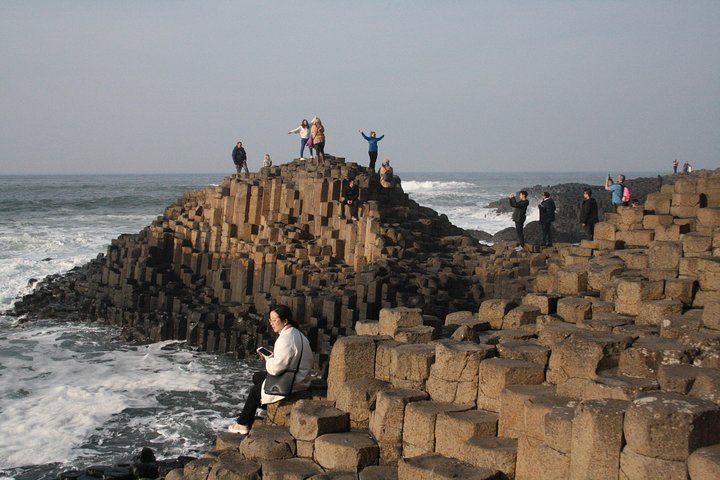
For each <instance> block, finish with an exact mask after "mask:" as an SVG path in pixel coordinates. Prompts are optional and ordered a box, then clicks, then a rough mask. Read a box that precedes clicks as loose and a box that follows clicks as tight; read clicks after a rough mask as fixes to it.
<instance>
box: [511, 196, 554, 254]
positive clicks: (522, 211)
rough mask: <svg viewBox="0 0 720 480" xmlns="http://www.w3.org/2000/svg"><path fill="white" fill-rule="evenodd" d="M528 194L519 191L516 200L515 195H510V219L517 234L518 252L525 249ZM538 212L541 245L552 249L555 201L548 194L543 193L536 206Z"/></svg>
mask: <svg viewBox="0 0 720 480" xmlns="http://www.w3.org/2000/svg"><path fill="white" fill-rule="evenodd" d="M527 196H528V193H527V191H525V190H520V192H519V193H518V199H516V198H515V194H514V193H512V194H510V197H509V198H510V206H511V207H513V215H512V219H513V222H515V233H516V234H517V239H518V243H519V244H520V245H519V246H518V247H517V250H518V251H520V250H522V249H523V248H525V231H524V229H525V219H526V215H527V208H528V206H529V205H530V201H529V200H528V199H527ZM538 210H539V211H540V228H541V230H542V245H543V246H546V247H552V244H553V238H552V222H554V221H555V210H556V206H555V200H553V199H552V198H551V197H550V192H543V199H542V200H541V201H540V204H538Z"/></svg>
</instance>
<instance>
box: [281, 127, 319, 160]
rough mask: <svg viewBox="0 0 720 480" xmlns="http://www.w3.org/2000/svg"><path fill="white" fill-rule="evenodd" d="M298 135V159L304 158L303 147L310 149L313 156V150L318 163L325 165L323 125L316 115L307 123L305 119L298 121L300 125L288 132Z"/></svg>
mask: <svg viewBox="0 0 720 480" xmlns="http://www.w3.org/2000/svg"><path fill="white" fill-rule="evenodd" d="M293 133H297V134H298V135H300V160H305V147H308V148H309V149H310V156H311V157H313V158H314V157H315V154H314V153H313V150H314V151H315V153H317V160H318V165H325V127H324V126H323V124H322V121H321V120H320V119H319V118H318V117H313V119H312V120H311V121H310V123H308V121H307V119H303V121H302V122H300V126H298V127H297V128H294V129H292V130H290V131H289V132H288V134H293Z"/></svg>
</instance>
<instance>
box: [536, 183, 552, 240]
mask: <svg viewBox="0 0 720 480" xmlns="http://www.w3.org/2000/svg"><path fill="white" fill-rule="evenodd" d="M538 209H539V210H540V228H542V244H543V245H544V246H546V247H552V244H553V240H552V222H554V221H555V201H554V200H553V199H552V198H550V192H543V199H542V201H541V202H540V205H538Z"/></svg>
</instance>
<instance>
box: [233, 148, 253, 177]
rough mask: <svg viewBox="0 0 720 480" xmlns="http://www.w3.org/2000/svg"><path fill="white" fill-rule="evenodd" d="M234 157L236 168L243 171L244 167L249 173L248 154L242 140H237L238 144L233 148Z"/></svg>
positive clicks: (239, 171)
mask: <svg viewBox="0 0 720 480" xmlns="http://www.w3.org/2000/svg"><path fill="white" fill-rule="evenodd" d="M232 159H233V163H234V164H235V168H236V169H237V173H241V170H242V169H243V168H244V169H245V173H249V171H248V167H247V154H246V153H245V149H244V148H243V145H242V142H237V145H235V148H233V151H232Z"/></svg>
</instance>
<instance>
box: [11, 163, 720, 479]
mask: <svg viewBox="0 0 720 480" xmlns="http://www.w3.org/2000/svg"><path fill="white" fill-rule="evenodd" d="M348 175H353V176H356V177H357V178H358V179H359V180H360V184H361V186H362V188H363V189H364V190H363V198H366V199H368V201H367V202H366V203H365V205H364V207H363V211H362V219H361V220H360V221H359V222H349V221H344V222H341V221H339V219H337V215H336V214H337V210H336V207H335V205H336V204H337V201H338V199H339V198H338V195H339V192H338V189H339V181H338V180H337V179H339V178H345V177H346V176H348ZM674 180H675V181H673V182H664V184H663V185H662V187H660V190H659V191H655V192H651V193H647V194H646V195H645V198H644V204H643V205H642V207H622V208H619V209H618V211H617V212H616V213H607V212H606V213H605V215H604V221H602V222H601V223H599V224H597V226H596V229H595V239H594V240H593V241H589V240H582V241H581V242H580V243H579V245H572V244H566V243H558V244H556V245H555V246H554V247H552V248H539V247H531V248H528V249H526V250H525V251H521V252H517V251H515V249H514V246H515V245H514V244H513V243H503V242H500V243H498V244H496V245H495V246H494V247H493V248H487V247H481V246H478V245H477V243H476V242H475V241H473V240H472V239H471V238H470V237H469V235H467V234H466V233H465V232H463V231H461V230H459V229H456V228H455V227H453V226H452V225H450V224H449V222H447V219H446V218H443V217H444V216H442V215H437V213H435V212H433V211H431V210H429V209H424V208H423V207H421V206H419V205H417V204H415V203H414V202H412V201H411V200H409V199H408V198H407V196H406V195H404V194H403V192H402V190H401V189H397V190H396V191H395V192H394V196H393V198H392V200H391V202H390V203H389V204H382V203H381V202H380V201H379V195H378V192H377V188H376V186H375V184H374V181H373V179H372V178H371V177H370V176H368V175H367V173H366V172H364V171H363V169H362V168H361V167H358V166H356V165H354V164H345V163H344V162H343V161H342V160H341V159H334V160H333V162H332V163H331V166H330V167H328V168H325V169H321V170H318V169H317V168H315V167H314V166H313V165H309V164H307V163H305V162H300V161H296V162H293V163H291V164H288V165H284V166H282V167H273V169H267V170H265V169H264V171H263V172H261V173H260V174H256V175H250V176H248V175H245V176H243V175H240V176H233V177H231V178H229V179H226V181H225V182H224V183H223V185H221V186H220V187H218V188H216V189H206V190H204V191H199V192H191V193H189V194H186V195H185V196H184V197H183V199H181V201H179V202H178V203H177V204H176V205H174V206H172V207H170V208H168V210H167V211H166V213H165V215H164V216H163V217H162V218H159V219H158V220H157V221H156V222H154V224H153V225H152V226H151V227H149V228H148V229H146V230H144V231H143V232H142V233H141V234H140V235H137V236H123V237H121V238H120V239H118V240H117V241H115V242H113V245H112V246H111V247H110V249H109V251H108V254H107V255H105V256H101V257H99V258H98V259H96V260H94V261H93V262H91V264H90V265H88V266H86V267H84V268H81V269H77V270H76V271H74V272H72V273H71V274H70V275H68V276H63V277H58V278H54V279H51V280H49V281H47V282H43V283H42V284H41V285H40V286H39V287H38V289H37V290H36V292H34V293H33V294H31V295H30V296H28V297H26V299H24V300H23V301H21V302H18V305H17V308H16V313H17V314H22V315H26V316H27V318H28V319H30V318H31V317H32V316H34V315H38V314H40V313H41V314H42V315H51V314H53V313H54V312H58V314H61V315H64V314H72V315H74V314H75V313H74V312H75V311H76V310H77V311H79V312H81V313H82V314H83V315H87V316H93V315H94V316H97V317H99V318H103V319H105V320H106V321H110V322H112V323H116V324H120V325H124V326H126V327H128V328H133V329H137V330H138V331H139V332H142V333H143V334H146V335H147V336H148V337H149V338H150V339H161V338H168V337H173V338H175V337H177V338H183V339H186V340H187V341H188V342H189V343H190V344H194V345H197V346H199V347H201V348H204V349H206V350H208V351H219V352H232V353H234V354H235V355H237V356H243V355H247V354H248V353H249V352H250V351H251V350H250V349H251V348H253V347H254V345H255V344H256V343H257V342H258V340H260V341H267V340H269V339H267V336H268V333H267V332H266V331H264V330H263V326H264V322H262V321H259V320H260V319H261V315H262V314H263V313H264V312H266V311H267V306H268V304H269V302H270V301H278V302H282V303H287V304H289V305H290V306H291V307H292V308H294V309H295V311H296V312H300V314H299V315H298V316H299V317H300V321H301V325H302V327H303V328H304V329H305V330H306V331H308V332H309V337H311V341H312V343H313V348H314V349H317V350H315V351H316V353H318V356H317V358H316V360H317V362H318V364H323V363H325V364H326V365H327V368H326V369H327V389H326V390H324V389H323V388H322V386H319V388H318V389H317V390H313V391H310V392H308V393H306V394H298V395H296V396H293V397H292V398H288V399H286V400H283V401H281V402H279V403H276V404H272V405H270V407H269V409H268V418H267V420H265V421H263V422H262V424H258V426H257V427H255V428H253V430H252V431H251V433H250V435H248V436H241V435H235V434H229V433H223V434H221V435H219V436H218V439H217V443H216V447H215V449H214V450H212V451H210V452H207V453H206V454H205V455H204V456H203V457H202V458H200V459H195V460H192V461H189V462H187V463H186V464H185V465H183V467H182V468H176V469H174V470H171V471H169V472H167V473H166V474H165V477H164V478H166V479H168V480H181V479H188V480H190V479H192V480H195V479H202V480H211V479H212V480H214V479H221V478H222V479H241V478H243V479H244V478H253V479H255V478H263V479H291V478H293V479H294V478H314V479H326V478H328V479H330V478H333V479H340V478H343V479H345V478H348V479H350V478H353V479H363V480H371V479H379V478H386V479H392V478H399V479H417V478H427V479H444V478H467V479H503V478H510V479H512V478H516V479H519V480H522V479H545V478H547V479H551V478H552V479H558V478H560V479H566V478H567V479H585V478H587V479H591V478H618V479H623V480H625V479H627V480H635V479H638V480H640V479H642V480H645V479H651V478H653V479H654V478H659V477H658V475H662V478H668V479H687V478H690V479H692V480H698V479H705V478H719V477H720V171H711V172H700V173H698V174H697V175H696V174H694V175H693V176H691V177H682V178H677V179H674ZM656 187H657V184H656ZM538 188H543V187H539V186H538ZM563 188H564V190H563V191H566V192H568V191H569V190H568V189H567V188H566V187H563ZM572 188H575V187H572ZM577 188H579V189H581V188H582V186H577ZM631 188H633V191H634V192H635V194H636V195H639V194H640V191H641V190H642V188H641V187H638V186H634V185H632V184H631ZM648 188H649V187H648ZM567 196H568V198H575V197H571V196H570V194H568V195H567ZM600 197H601V195H597V198H598V200H599V199H600ZM556 200H557V196H556ZM266 339H267V340H266ZM661 472H662V473H661ZM158 475H160V474H159V473H158ZM75 478H78V477H75ZM113 478H117V477H113Z"/></svg>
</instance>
